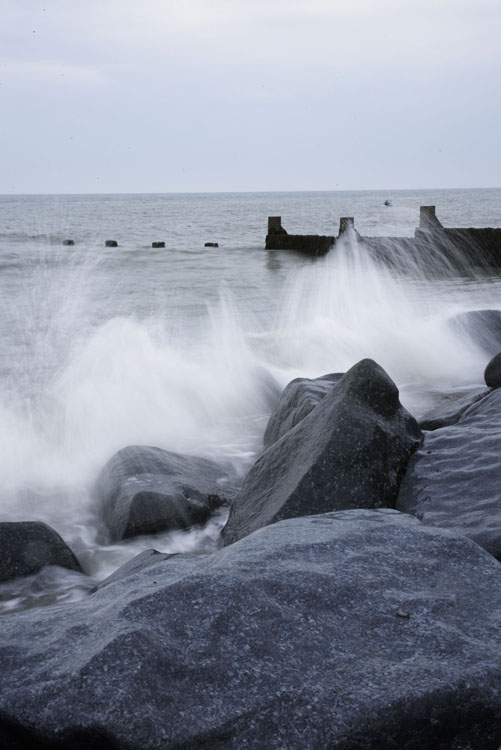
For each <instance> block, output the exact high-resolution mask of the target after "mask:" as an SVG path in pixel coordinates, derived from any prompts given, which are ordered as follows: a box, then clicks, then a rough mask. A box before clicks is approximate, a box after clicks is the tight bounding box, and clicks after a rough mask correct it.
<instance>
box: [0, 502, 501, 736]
mask: <svg viewBox="0 0 501 750" xmlns="http://www.w3.org/2000/svg"><path fill="white" fill-rule="evenodd" d="M500 618H501V566H500V565H499V563H498V562H497V561H496V560H494V559H493V558H492V557H491V556H490V555H488V554H487V553H486V552H485V551H484V550H482V549H481V548H480V547H478V546H477V545H475V544H474V543H473V542H471V541H469V540H468V539H465V538H464V537H456V536H454V535H452V534H450V533H448V532H444V531H442V530H439V529H434V528H431V527H426V526H423V525H422V524H420V523H419V522H418V521H417V520H416V519H414V518H412V517H411V516H406V515H402V514H400V513H396V512H395V511H391V510H379V511H363V510H359V511H346V512H341V513H332V514H327V515H324V516H314V517H309V518H300V519H291V520H288V521H283V522H282V523H279V524H275V525H273V526H269V527H267V528H265V529H261V530H260V531H258V532H256V533H255V534H253V535H252V536H249V537H247V538H246V539H243V540H242V541H240V542H239V543H237V544H235V545H232V546H231V547H227V548H226V549H224V550H220V551H218V552H216V553H214V554H212V555H209V556H206V557H202V558H198V557H185V556H183V555H178V556H176V557H174V558H172V559H170V560H167V561H162V560H160V561H159V562H158V563H157V564H154V565H152V566H150V567H149V568H148V569H146V570H143V571H140V572H138V573H136V574H134V575H130V576H128V577H125V578H121V579H119V580H116V581H115V582H114V583H111V584H110V585H108V586H106V587H105V588H103V589H101V590H100V591H98V592H97V593H95V594H93V595H92V596H89V597H88V598H87V599H85V600H82V601H80V602H76V603H74V604H71V605H58V606H54V607H50V608H46V609H45V610H30V611H25V612H21V613H18V614H16V615H13V616H6V617H3V618H2V638H1V639H0V663H1V665H2V681H1V684H2V689H1V691H0V746H1V747H2V748H5V750H26V748H27V747H28V748H33V749H34V748H39V749H40V750H42V748H51V749H52V750H63V749H66V748H71V750H83V748H91V747H96V748H100V749H101V750H111V748H113V750H160V749H161V750H181V749H182V750H188V749H190V750H191V749H192V748H197V750H230V749H232V748H247V749H248V750H263V748H266V749H267V750H279V749H280V750H281V749H282V748H291V749H292V748H315V749H317V748H318V749H320V748H329V750H397V749H398V750H423V749H424V748H426V750H452V748H454V749H455V750H460V749H462V750H466V749H468V750H496V748H497V747H498V745H499V739H500V737H501V701H500V700H499V696H500V694H501V629H500V628H499V622H500Z"/></svg>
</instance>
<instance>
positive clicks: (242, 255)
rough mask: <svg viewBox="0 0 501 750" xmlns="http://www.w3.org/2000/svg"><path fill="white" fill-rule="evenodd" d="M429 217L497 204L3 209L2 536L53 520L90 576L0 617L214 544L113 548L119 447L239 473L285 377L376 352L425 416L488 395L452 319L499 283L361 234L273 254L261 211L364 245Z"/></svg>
mask: <svg viewBox="0 0 501 750" xmlns="http://www.w3.org/2000/svg"><path fill="white" fill-rule="evenodd" d="M385 201H389V202H390V203H391V205H389V206H388V205H385ZM421 205H434V206H436V212H437V216H438V218H439V219H440V221H441V222H442V224H443V225H444V226H449V227H471V226H475V227H483V226H490V227H501V189H468V190H418V191H411V190H402V191H385V192H381V191H352V192H351V191H350V192H303V193H301V192H284V193H204V194H202V193H199V194H196V193H190V194H141V195H131V194H127V195H3V196H0V348H1V357H0V477H1V482H0V521H24V520H40V521H44V522H46V523H48V524H49V525H50V526H52V527H53V528H54V529H56V530H57V531H58V532H59V533H60V534H61V536H62V537H63V539H64V540H65V541H66V542H67V544H69V546H70V547H71V548H72V549H73V550H74V552H75V553H76V554H77V556H78V558H79V560H80V562H81V564H82V566H83V569H84V570H85V575H79V574H77V573H70V572H64V571H61V570H55V569H46V570H44V571H42V572H41V573H40V574H38V575H37V576H33V577H30V578H27V579H21V580H17V581H14V582H11V583H9V584H3V585H2V586H0V613H4V614H6V613H9V612H13V611H16V610H18V609H23V608H26V607H33V606H41V605H44V604H48V603H53V602H68V601H73V600H75V599H76V598H79V597H82V596H85V595H87V594H88V592H89V591H90V590H91V589H92V587H93V586H95V585H96V583H97V582H98V581H100V580H102V579H103V578H105V577H106V576H108V575H110V574H111V573H112V572H114V571H115V570H116V569H117V568H118V567H119V566H120V565H122V564H124V563H125V562H127V561H128V560H129V559H131V558H132V557H133V556H134V555H136V554H138V553H139V552H140V551H142V550H144V549H150V548H155V549H158V550H160V551H163V552H190V553H199V552H207V551H210V550H211V549H214V548H215V547H216V546H217V543H218V535H219V532H220V528H221V524H222V523H223V522H224V520H223V521H219V522H214V523H212V524H209V525H208V526H207V527H206V528H205V529H198V530H195V531H192V532H174V533H171V534H161V535H156V536H155V537H141V538H137V539H132V540H127V541H124V542H123V543H118V544H117V543H113V544H112V543H109V542H108V541H107V540H106V534H105V531H104V530H103V527H102V523H101V521H100V514H99V509H98V508H97V507H96V501H95V498H94V494H93V487H94V484H95V481H96V478H97V476H98V474H99V472H100V470H101V469H102V467H103V466H104V464H105V463H106V461H107V460H108V459H109V458H110V457H111V456H112V455H113V454H114V453H115V452H116V451H118V450H120V449H121V448H123V447H125V446H127V445H154V446H159V447H161V448H165V449H168V450H171V451H176V452H179V453H183V454H191V455H197V456H203V457H207V458H210V459H213V460H216V461H218V462H221V463H222V464H224V465H226V466H228V467H231V471H232V472H233V473H234V475H235V476H236V477H237V478H242V477H243V476H244V475H245V472H246V471H247V470H248V468H249V467H250V465H251V464H252V462H253V461H254V460H255V458H256V456H257V455H258V454H259V452H260V450H261V449H262V436H263V433H264V430H265V427H266V423H267V420H268V418H269V415H270V412H271V410H272V408H273V404H274V399H275V398H276V393H277V391H278V390H280V389H282V388H283V387H284V386H285V385H286V384H287V383H288V382H289V381H290V380H292V379H293V378H296V377H300V376H302V377H317V376H319V375H323V374H326V373H329V372H345V371H346V370H347V369H349V368H350V367H351V366H352V365H353V364H355V363H356V362H357V361H359V360H360V359H362V358H364V357H371V358H372V359H374V360H376V361H377V362H378V363H379V364H380V365H381V366H382V367H384V368H385V369H386V371H387V372H388V373H389V375H390V376H391V377H392V378H393V380H394V381H395V382H396V383H397V385H398V387H399V389H400V394H401V400H402V403H403V404H404V405H405V406H406V407H407V408H408V409H409V411H411V412H412V413H413V414H414V416H416V417H417V418H419V417H420V416H422V415H423V414H424V413H425V412H426V411H427V410H429V409H430V408H431V407H432V405H433V404H434V403H436V401H437V399H438V398H439V397H440V395H441V394H444V393H451V392H456V391H457V392H458V393H459V392H464V391H466V390H469V389H473V388H478V387H481V386H482V384H483V371H484V368H485V365H486V363H487V360H486V354H485V352H483V351H482V350H481V349H480V348H479V347H478V346H477V343H476V341H475V340H474V338H472V337H471V336H470V335H469V334H468V331H463V332H461V331H460V330H458V328H457V327H456V328H453V327H452V326H451V325H450V319H451V318H452V317H453V316H454V315H456V314H457V313H459V312H464V311H466V310H474V309H482V308H496V309H501V276H500V275H498V274H496V273H493V272H485V270H484V271H481V270H479V269H476V268H474V267H473V266H472V267H468V264H467V263H465V266H464V268H463V269H462V270H460V271H457V270H456V271H454V272H449V273H444V269H443V268H440V269H435V268H434V267H433V266H430V264H429V263H428V262H427V260H426V259H423V264H422V268H416V265H415V264H413V265H412V266H411V265H409V268H405V263H404V264H403V267H400V268H399V270H398V271H396V270H395V268H388V267H386V266H385V265H384V264H383V263H381V262H378V261H377V260H375V259H369V258H367V256H366V255H364V253H363V249H362V248H361V247H360V246H359V243H358V242H357V239H356V235H354V234H353V233H351V234H350V235H349V236H348V237H347V239H346V241H345V242H343V243H339V244H336V248H335V250H334V251H333V252H331V253H329V254H327V255H326V256H325V257H323V258H319V259H312V258H310V257H307V256H305V255H302V254H300V253H297V252H291V251H267V250H265V236H266V232H267V220H268V216H281V217H282V224H283V226H284V227H285V228H286V230H287V231H289V232H290V233H301V234H327V235H337V232H338V227H339V220H340V218H341V217H345V216H351V217H354V219H355V227H356V229H357V231H358V232H359V233H360V234H362V235H368V236H381V237H386V236H393V237H395V236H412V235H413V234H414V230H415V228H416V226H417V225H418V223H419V207H420V206H421ZM67 239H72V240H73V241H74V245H72V246H66V245H64V244H63V242H64V240H67ZM110 239H112V240H116V242H117V243H118V246H117V247H105V241H106V240H110ZM158 241H163V242H165V248H158V249H153V248H152V242H158ZM206 242H210V243H217V244H218V247H205V243H206Z"/></svg>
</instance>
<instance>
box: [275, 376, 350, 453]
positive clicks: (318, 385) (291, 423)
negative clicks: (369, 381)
mask: <svg viewBox="0 0 501 750" xmlns="http://www.w3.org/2000/svg"><path fill="white" fill-rule="evenodd" d="M342 377H343V373H331V374H329V375H322V376H321V377H320V378H313V379H310V378H296V379H295V380H291V382H290V383H289V384H288V385H287V386H286V387H285V388H284V390H283V392H282V395H281V396H280V401H279V402H278V404H277V407H276V409H275V411H274V412H273V414H272V415H271V417H270V419H269V421H268V425H267V427H266V430H265V433H264V437H263V445H264V447H265V448H269V447H270V445H272V443H276V441H277V440H279V439H280V438H281V437H282V436H283V435H285V433H286V432H289V430H292V428H293V427H295V426H296V425H297V424H299V422H300V421H301V420H302V419H304V418H305V417H307V416H308V414H309V413H310V412H311V411H313V409H314V408H315V406H317V405H318V404H319V403H320V401H321V400H322V399H323V397H324V396H325V395H326V393H328V392H329V391H330V390H331V388H332V386H333V385H335V384H336V383H338V382H339V381H340V380H341V378H342Z"/></svg>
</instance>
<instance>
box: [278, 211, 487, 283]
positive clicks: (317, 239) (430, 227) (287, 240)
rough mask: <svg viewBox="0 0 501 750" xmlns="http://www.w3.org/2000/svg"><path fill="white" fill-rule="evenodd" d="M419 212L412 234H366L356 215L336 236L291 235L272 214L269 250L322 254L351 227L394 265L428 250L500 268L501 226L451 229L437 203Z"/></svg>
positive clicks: (344, 221)
mask: <svg viewBox="0 0 501 750" xmlns="http://www.w3.org/2000/svg"><path fill="white" fill-rule="evenodd" d="M419 212H420V216H419V226H418V227H417V228H416V230H415V233H414V236H413V237H365V236H363V235H360V234H359V233H358V232H357V230H356V229H355V221H354V218H353V217H342V218H341V219H340V222H339V232H338V234H337V236H325V235H311V234H289V233H288V232H287V231H286V230H285V229H284V227H283V226H282V219H281V217H280V216H270V217H269V218H268V234H267V236H266V249H267V250H296V251H299V252H302V253H305V254H307V255H310V256H321V255H325V254H326V253H328V252H329V251H330V250H332V249H333V248H335V246H336V242H338V241H339V240H340V238H341V237H342V236H343V235H344V234H345V233H346V232H347V231H348V230H352V231H354V232H355V234H356V237H357V239H358V241H359V242H360V243H361V244H362V245H363V246H365V247H366V248H367V249H368V250H369V251H370V252H372V253H374V254H376V255H377V256H378V257H380V258H383V259H385V260H386V261H388V262H390V263H391V264H398V257H399V255H400V254H404V255H405V256H407V257H408V256H409V255H410V256H414V257H415V258H416V259H417V258H418V257H422V254H423V252H424V253H426V252H427V251H429V252H430V253H432V254H433V255H434V256H436V255H437V253H440V254H441V255H442V257H443V258H444V259H446V260H447V261H449V262H450V263H452V264H454V263H455V262H457V261H458V258H459V257H460V256H461V258H462V259H463V260H465V259H467V260H468V261H469V262H470V263H471V264H473V265H485V266H489V267H491V268H499V269H501V228H491V227H483V228H476V227H470V228H448V227H444V226H443V225H442V224H441V222H440V221H439V219H438V218H437V215H436V212H435V206H421V207H420V210H419Z"/></svg>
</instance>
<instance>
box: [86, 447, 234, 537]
mask: <svg viewBox="0 0 501 750" xmlns="http://www.w3.org/2000/svg"><path fill="white" fill-rule="evenodd" d="M228 493H229V494H231V490H230V488H229V484H228V477H227V475H226V473H225V471H224V470H223V469H222V468H221V466H219V465H218V464H216V463H214V462H213V461H208V460H207V459H205V458H198V457H197V456H183V455H180V454H178V453H172V452H171V451H165V450H162V448H154V447H150V446H142V445H139V446H138V445H131V446H129V447H127V448H123V449H122V450H120V451H118V453H115V455H114V456H112V458H110V460H109V461H108V463H107V464H106V465H105V467H104V468H103V470H102V471H101V473H100V475H99V477H98V479H97V482H96V485H95V489H94V495H95V497H96V500H97V502H98V505H99V510H100V513H101V515H102V518H103V520H104V523H105V525H106V527H107V529H108V532H109V536H110V538H111V539H112V540H119V539H126V538H128V537H132V536H137V535H139V534H155V533H157V532H160V531H170V530H175V529H187V528H190V527H192V526H198V525H202V524H204V523H206V522H207V521H208V519H209V518H210V516H211V515H212V514H213V513H214V511H215V510H216V509H217V508H219V507H220V506H221V505H222V504H224V497H225V496H226V495H227V494H228Z"/></svg>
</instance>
